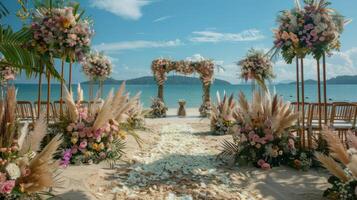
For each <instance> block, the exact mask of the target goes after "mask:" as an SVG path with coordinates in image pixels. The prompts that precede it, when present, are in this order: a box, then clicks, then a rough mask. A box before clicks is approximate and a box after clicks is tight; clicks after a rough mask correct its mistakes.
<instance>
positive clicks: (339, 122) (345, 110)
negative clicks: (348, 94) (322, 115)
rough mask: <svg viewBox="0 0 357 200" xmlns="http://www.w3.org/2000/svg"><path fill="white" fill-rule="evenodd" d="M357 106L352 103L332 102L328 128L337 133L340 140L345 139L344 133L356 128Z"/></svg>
mask: <svg viewBox="0 0 357 200" xmlns="http://www.w3.org/2000/svg"><path fill="white" fill-rule="evenodd" d="M356 109H357V106H356V104H353V103H347V102H334V103H333V107H332V113H331V119H330V126H331V127H332V128H333V129H334V130H335V131H337V132H338V134H339V136H340V137H341V139H346V132H347V131H348V130H352V129H354V128H355V127H356V125H355V124H356V112H357V110H356Z"/></svg>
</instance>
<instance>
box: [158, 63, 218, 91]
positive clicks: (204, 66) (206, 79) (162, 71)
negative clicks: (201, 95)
mask: <svg viewBox="0 0 357 200" xmlns="http://www.w3.org/2000/svg"><path fill="white" fill-rule="evenodd" d="M151 70H152V72H153V74H154V76H155V79H156V81H157V84H158V85H163V84H164V83H165V81H166V79H167V76H166V74H167V73H169V72H170V71H176V72H178V73H181V74H185V75H189V74H192V73H194V72H197V73H198V74H199V75H200V79H201V81H202V82H203V84H204V85H209V84H211V83H212V81H213V74H214V63H213V62H212V61H211V60H202V61H197V62H193V61H186V60H185V61H171V60H169V59H156V60H154V61H153V62H152V65H151Z"/></svg>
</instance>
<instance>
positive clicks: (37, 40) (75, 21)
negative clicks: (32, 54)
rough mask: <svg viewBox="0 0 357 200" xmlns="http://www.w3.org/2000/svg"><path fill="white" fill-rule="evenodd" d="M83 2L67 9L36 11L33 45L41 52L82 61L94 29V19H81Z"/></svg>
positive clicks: (42, 9)
mask: <svg viewBox="0 0 357 200" xmlns="http://www.w3.org/2000/svg"><path fill="white" fill-rule="evenodd" d="M78 11H79V4H76V5H75V6H73V7H64V8H38V9H36V12H35V13H34V14H33V17H32V23H31V27H30V28H31V30H32V31H33V40H32V41H31V43H30V45H31V46H32V47H34V48H35V49H37V51H38V52H40V53H42V54H45V53H50V54H52V55H54V56H59V57H61V58H62V57H64V58H67V57H68V58H70V59H71V60H72V61H73V60H78V61H82V60H83V59H84V58H85V55H86V54H87V53H88V52H89V50H90V44H91V37H92V36H93V34H94V32H93V30H92V28H91V25H90V22H89V21H88V20H86V19H81V16H82V14H83V13H78Z"/></svg>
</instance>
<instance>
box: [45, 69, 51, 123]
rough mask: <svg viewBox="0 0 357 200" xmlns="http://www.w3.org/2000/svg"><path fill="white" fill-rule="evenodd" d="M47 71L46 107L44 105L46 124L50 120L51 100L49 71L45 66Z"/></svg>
mask: <svg viewBox="0 0 357 200" xmlns="http://www.w3.org/2000/svg"><path fill="white" fill-rule="evenodd" d="M46 72H47V107H46V116H47V124H48V123H49V121H50V102H51V72H50V70H49V69H48V66H47V68H46Z"/></svg>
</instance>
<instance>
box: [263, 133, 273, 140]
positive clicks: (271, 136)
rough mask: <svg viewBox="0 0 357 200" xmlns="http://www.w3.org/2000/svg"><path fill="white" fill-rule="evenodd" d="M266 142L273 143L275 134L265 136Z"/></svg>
mask: <svg viewBox="0 0 357 200" xmlns="http://www.w3.org/2000/svg"><path fill="white" fill-rule="evenodd" d="M264 138H265V140H267V141H273V140H274V136H273V134H267V135H265V137H264Z"/></svg>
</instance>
